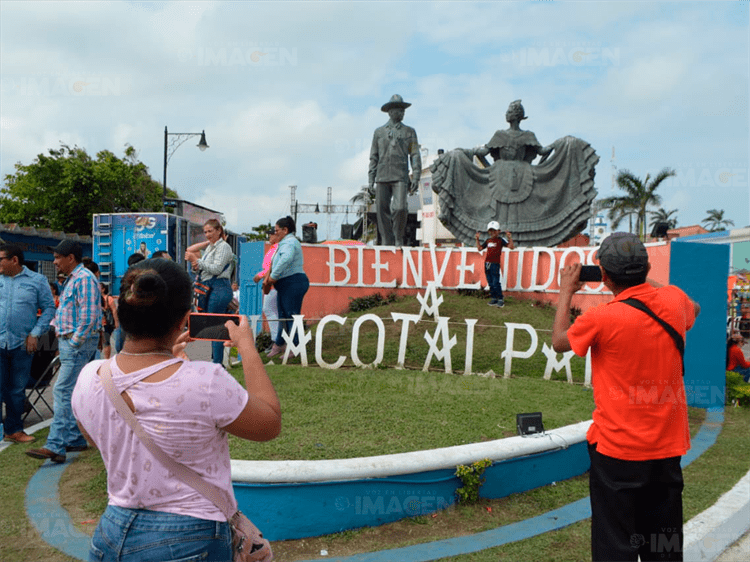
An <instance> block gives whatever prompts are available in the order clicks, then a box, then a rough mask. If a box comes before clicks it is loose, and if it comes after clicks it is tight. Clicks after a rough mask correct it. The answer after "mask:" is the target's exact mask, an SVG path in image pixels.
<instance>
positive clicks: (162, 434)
mask: <svg viewBox="0 0 750 562" xmlns="http://www.w3.org/2000/svg"><path fill="white" fill-rule="evenodd" d="M191 296H192V283H191V280H190V277H189V276H188V274H187V273H186V272H185V271H184V269H182V268H181V267H180V266H179V265H177V264H175V263H174V262H172V261H168V260H161V259H150V260H144V261H142V262H139V263H138V264H136V265H134V266H132V267H131V268H130V269H129V270H128V271H127V272H126V274H125V276H124V278H123V280H122V284H121V290H120V299H119V309H118V312H119V320H120V325H121V326H122V329H123V331H124V332H125V333H126V334H127V338H126V340H125V345H124V347H123V349H122V351H121V352H120V353H118V354H117V355H116V356H115V357H114V359H113V360H111V363H110V366H111V371H112V378H113V380H114V383H115V386H116V388H117V390H118V391H120V392H121V393H122V396H123V398H124V399H125V402H126V403H127V405H128V406H129V407H130V408H131V409H132V410H133V411H134V412H135V413H136V416H137V418H138V421H139V422H140V424H141V425H142V426H143V428H144V429H145V430H146V432H147V433H148V434H149V436H150V437H151V439H152V440H153V441H154V442H155V443H156V445H158V446H159V447H160V448H161V449H163V450H164V451H165V452H166V453H167V454H168V455H170V456H172V457H173V458H174V459H175V460H176V461H178V462H180V463H182V464H183V465H186V466H188V467H190V468H192V469H193V470H195V471H197V472H198V473H199V474H200V475H201V476H202V477H203V478H204V479H205V480H207V481H208V482H210V483H212V484H214V485H216V486H218V487H220V488H221V489H223V490H225V491H226V492H227V494H228V495H229V497H230V498H232V500H233V501H234V503H235V504H236V501H235V500H234V493H233V490H232V480H231V474H230V458H229V446H228V441H227V433H231V434H232V435H236V436H237V437H241V438H243V439H249V440H253V441H267V440H270V439H273V438H274V437H276V436H277V435H278V433H279V431H280V430H281V409H280V406H279V401H278V398H277V396H276V392H275V390H274V388H273V385H272V383H271V381H270V379H269V378H268V375H267V374H266V371H265V368H264V367H263V362H262V361H261V359H260V356H259V355H258V352H257V351H256V349H255V345H254V344H253V336H252V331H251V329H250V326H249V324H248V322H247V318H246V317H244V316H243V317H241V321H240V324H239V326H237V325H235V324H233V323H232V322H227V329H228V330H229V335H230V337H231V340H232V345H235V346H237V348H238V351H239V352H240V353H241V354H242V357H243V371H244V375H245V386H244V388H243V386H242V385H240V384H239V383H238V382H237V381H236V380H235V379H234V378H233V377H232V376H231V375H230V374H229V373H227V371H226V370H224V368H223V367H222V366H221V365H217V364H215V363H210V362H205V361H188V360H186V359H183V358H180V357H178V356H176V354H178V353H180V352H181V351H182V350H183V349H184V347H185V345H186V342H187V340H188V338H187V336H186V333H185V332H183V330H184V327H185V323H186V321H187V318H188V315H189V313H190V305H191ZM101 365H102V361H94V362H92V363H89V364H88V365H87V366H86V367H84V369H83V371H81V374H80V376H79V378H78V382H77V384H76V387H75V390H74V392H73V400H72V402H73V404H72V405H73V412H74V414H75V416H76V418H77V420H78V424H79V426H80V428H81V431H82V432H83V433H84V435H85V436H86V438H87V440H88V441H89V442H90V443H92V444H93V445H94V446H96V447H98V449H99V451H100V453H101V455H102V459H103V460H104V466H105V467H106V469H107V493H108V496H109V502H108V506H107V509H106V511H105V512H104V514H103V515H102V517H101V520H100V522H99V525H98V526H97V529H96V532H95V533H94V536H93V538H92V543H91V551H90V560H118V561H123V562H126V561H135V560H165V561H166V560H183V559H190V560H193V559H196V560H197V559H199V557H201V558H200V559H201V560H203V559H206V560H221V561H224V560H226V561H227V562H228V561H230V560H231V559H232V546H231V530H230V527H229V524H228V523H227V520H226V516H225V515H224V514H223V513H222V512H221V511H220V510H219V509H218V508H217V507H216V506H215V505H214V504H213V503H212V502H211V501H210V500H208V499H207V498H205V497H203V496H202V495H201V494H199V493H198V492H196V491H195V490H193V489H192V488H191V487H189V486H187V485H186V484H184V483H183V482H182V481H181V480H179V479H177V478H175V477H174V476H173V475H171V474H170V471H169V470H167V469H166V468H165V467H164V466H163V465H161V464H160V462H159V461H158V460H156V458H155V457H153V456H152V454H151V453H150V452H149V451H148V449H147V448H146V447H145V446H144V445H143V444H142V443H141V442H140V440H139V439H138V437H137V436H136V435H135V434H134V433H133V431H132V429H131V428H130V426H129V425H128V424H127V422H126V421H125V420H124V419H123V418H122V417H121V416H120V414H118V413H117V410H116V409H115V406H114V405H113V404H112V402H111V400H110V398H109V397H108V396H107V394H106V391H105V390H104V388H103V386H102V384H101V380H100V377H99V368H100V366H101ZM193 557H194V558H193Z"/></svg>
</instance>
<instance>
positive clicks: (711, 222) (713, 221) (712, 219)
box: [701, 209, 734, 232]
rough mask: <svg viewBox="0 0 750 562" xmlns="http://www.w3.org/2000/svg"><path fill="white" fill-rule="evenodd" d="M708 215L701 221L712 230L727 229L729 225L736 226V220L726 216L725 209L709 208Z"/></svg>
mask: <svg viewBox="0 0 750 562" xmlns="http://www.w3.org/2000/svg"><path fill="white" fill-rule="evenodd" d="M706 212H707V213H708V216H707V217H706V218H705V219H703V220H702V221H701V223H702V224H703V226H705V227H706V229H708V230H709V231H711V232H716V231H719V230H725V229H726V227H728V226H734V221H733V220H729V219H725V218H724V209H709V210H708V211H706Z"/></svg>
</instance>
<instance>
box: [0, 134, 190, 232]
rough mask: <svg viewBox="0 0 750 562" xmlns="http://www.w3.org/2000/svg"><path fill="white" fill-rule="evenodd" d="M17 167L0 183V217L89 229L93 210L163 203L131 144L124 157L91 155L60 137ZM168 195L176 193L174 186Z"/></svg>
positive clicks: (135, 208) (125, 209) (121, 209)
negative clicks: (46, 151)
mask: <svg viewBox="0 0 750 562" xmlns="http://www.w3.org/2000/svg"><path fill="white" fill-rule="evenodd" d="M15 169H16V173H15V174H7V175H6V176H5V182H4V186H3V187H2V189H0V222H15V223H19V224H21V225H23V226H33V227H36V228H50V229H52V230H62V231H64V232H76V233H78V234H90V233H91V222H92V219H91V217H92V215H93V214H95V213H124V212H136V211H140V212H145V211H159V210H161V209H162V200H161V198H162V186H161V184H160V183H159V182H157V181H154V180H153V179H152V178H151V176H150V175H149V172H148V167H147V166H146V165H145V164H143V163H142V162H140V161H139V160H138V154H137V152H136V150H135V148H133V147H132V146H130V145H127V146H126V148H125V154H124V157H123V158H118V157H117V156H115V155H114V154H113V153H112V152H110V151H108V150H102V151H101V152H99V153H98V154H97V155H96V159H93V158H91V157H90V156H89V155H88V154H87V153H86V150H84V149H83V148H79V147H77V146H74V147H72V148H71V147H69V146H68V145H65V144H62V143H61V145H60V148H59V149H57V150H55V149H50V150H49V154H48V155H45V154H39V155H38V156H37V157H36V159H35V160H34V161H33V162H32V163H31V164H22V163H20V162H18V163H17V164H16V165H15ZM167 195H168V196H169V197H177V193H176V192H175V191H172V190H167Z"/></svg>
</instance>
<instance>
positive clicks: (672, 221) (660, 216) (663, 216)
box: [651, 207, 677, 228]
mask: <svg viewBox="0 0 750 562" xmlns="http://www.w3.org/2000/svg"><path fill="white" fill-rule="evenodd" d="M676 213H677V209H672V210H671V211H667V210H665V209H664V207H659V209H658V210H656V211H651V216H652V217H653V219H654V222H665V223H667V224H668V225H669V228H677V217H672V215H673V214H676ZM670 217H671V218H670Z"/></svg>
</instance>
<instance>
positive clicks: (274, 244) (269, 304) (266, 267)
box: [253, 232, 281, 353]
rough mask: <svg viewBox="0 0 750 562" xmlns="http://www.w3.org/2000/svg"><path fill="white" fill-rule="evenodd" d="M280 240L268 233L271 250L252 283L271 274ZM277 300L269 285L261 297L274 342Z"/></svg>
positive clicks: (276, 328)
mask: <svg viewBox="0 0 750 562" xmlns="http://www.w3.org/2000/svg"><path fill="white" fill-rule="evenodd" d="M280 239H281V236H279V235H278V234H277V233H276V232H269V233H268V243H269V244H271V248H270V249H269V250H268V251H267V252H266V255H265V256H264V257H263V270H262V271H259V272H258V273H257V274H256V275H255V277H253V281H255V282H256V283H259V282H260V281H263V279H265V278H266V277H267V276H268V274H269V273H270V272H271V262H272V261H273V256H274V254H275V253H276V250H277V249H278V247H279V240H280ZM277 299H278V293H277V292H276V287H274V286H273V285H271V288H270V290H269V291H268V293H267V294H265V295H263V315H264V316H265V317H266V322H268V330H269V331H270V333H271V339H272V340H274V341H275V340H276V337H277V336H278V333H279V304H278V302H277ZM270 350H271V348H270V347H269V348H268V349H267V350H266V353H268V352H269V351H270Z"/></svg>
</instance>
